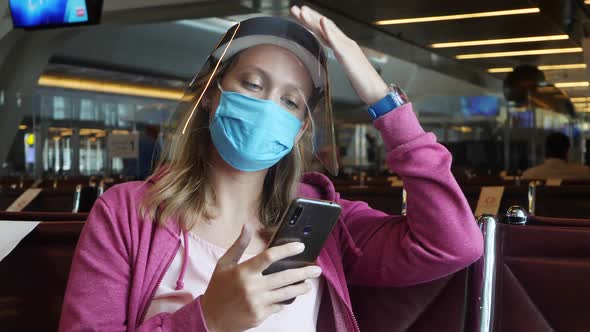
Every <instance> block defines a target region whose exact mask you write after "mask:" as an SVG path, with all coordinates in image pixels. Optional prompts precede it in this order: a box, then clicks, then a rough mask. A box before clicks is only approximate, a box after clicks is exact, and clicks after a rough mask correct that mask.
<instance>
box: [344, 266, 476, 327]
mask: <svg viewBox="0 0 590 332" xmlns="http://www.w3.org/2000/svg"><path fill="white" fill-rule="evenodd" d="M466 295H467V273H466V270H463V271H460V272H457V273H455V274H453V275H451V276H448V277H445V278H442V279H438V280H435V281H431V282H428V283H424V284H420V285H414V286H408V287H389V288H383V287H360V286H352V287H350V298H351V301H352V305H353V309H354V311H355V315H356V317H357V320H358V323H359V326H360V330H361V331H371V332H381V331H382V332H398V331H399V332H401V331H407V332H431V331H441V332H447V331H448V332H455V331H462V330H463V326H464V324H465V313H466V311H465V309H466V302H465V300H466Z"/></svg>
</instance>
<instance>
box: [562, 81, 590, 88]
mask: <svg viewBox="0 0 590 332" xmlns="http://www.w3.org/2000/svg"><path fill="white" fill-rule="evenodd" d="M554 85H555V87H556V88H578V87H587V86H590V82H588V81H582V82H560V83H555V84H554Z"/></svg>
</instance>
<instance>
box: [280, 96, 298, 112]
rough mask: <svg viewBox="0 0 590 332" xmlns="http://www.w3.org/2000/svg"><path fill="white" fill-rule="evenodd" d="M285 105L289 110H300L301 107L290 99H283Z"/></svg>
mask: <svg viewBox="0 0 590 332" xmlns="http://www.w3.org/2000/svg"><path fill="white" fill-rule="evenodd" d="M283 103H284V104H285V106H287V107H288V108H289V109H299V105H297V103H296V102H295V101H293V100H291V99H289V98H283Z"/></svg>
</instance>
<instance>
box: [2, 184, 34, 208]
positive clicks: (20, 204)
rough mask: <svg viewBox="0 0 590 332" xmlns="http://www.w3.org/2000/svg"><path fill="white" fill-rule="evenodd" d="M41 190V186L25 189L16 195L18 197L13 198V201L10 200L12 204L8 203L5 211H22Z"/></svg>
mask: <svg viewBox="0 0 590 332" xmlns="http://www.w3.org/2000/svg"><path fill="white" fill-rule="evenodd" d="M41 190H42V189H41V188H31V189H27V190H25V192H23V193H22V194H20V196H18V198H17V199H15V200H14V202H12V204H10V206H9V207H8V208H7V209H6V211H11V212H18V211H22V210H23V209H24V208H26V207H27V205H29V204H30V203H31V202H32V201H33V200H34V199H35V197H37V196H38V195H39V193H40V192H41Z"/></svg>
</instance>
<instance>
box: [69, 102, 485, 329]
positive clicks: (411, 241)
mask: <svg viewBox="0 0 590 332" xmlns="http://www.w3.org/2000/svg"><path fill="white" fill-rule="evenodd" d="M374 124H375V126H376V128H377V129H379V130H380V131H381V135H382V137H383V140H384V142H385V144H386V147H387V150H388V153H387V162H388V165H389V166H390V168H391V169H392V170H393V171H395V172H396V173H397V174H399V175H400V176H401V177H402V179H403V181H404V186H405V188H406V190H407V193H408V195H407V217H403V216H390V215H387V214H385V213H383V212H380V211H377V210H373V209H371V208H370V207H369V206H368V205H367V204H366V203H364V202H351V201H347V200H345V199H342V198H340V196H339V195H338V193H337V192H335V190H334V186H333V184H332V183H331V182H330V180H329V179H328V178H327V177H325V176H323V175H321V174H319V173H310V174H306V175H305V176H304V177H303V180H302V184H301V187H300V190H299V194H300V196H304V197H311V198H321V199H326V200H332V201H335V202H337V203H339V204H340V205H341V206H342V208H343V211H342V216H341V218H340V220H339V224H338V225H337V226H336V227H335V228H334V231H333V232H332V234H331V236H330V237H329V238H328V240H327V242H326V244H325V246H324V248H323V250H322V252H321V254H320V256H319V257H318V260H317V264H318V265H319V266H320V267H321V268H322V270H323V277H324V278H325V281H326V285H327V287H325V290H324V292H323V294H322V304H321V308H320V314H319V318H318V323H317V325H318V330H320V331H358V325H357V323H356V319H355V318H354V315H353V312H352V310H351V303H350V298H349V295H348V288H347V285H367V286H403V285H412V284H417V283H422V282H427V281H430V280H433V279H437V278H440V277H443V276H445V275H448V274H451V273H453V272H456V271H458V270H460V269H462V268H464V267H465V266H467V265H469V264H471V263H472V262H474V261H475V260H477V259H478V258H479V257H480V256H481V255H482V251H483V243H482V242H483V241H482V235H481V233H480V231H479V229H478V227H477V225H476V223H475V221H474V218H473V214H472V213H471V210H470V208H469V205H468V204H467V202H466V200H465V197H464V196H463V194H462V192H461V190H460V188H459V186H458V185H457V183H456V181H455V179H454V178H453V176H452V175H451V172H450V164H451V155H450V154H449V152H448V151H447V150H446V149H445V148H444V147H443V146H441V145H440V144H438V143H437V142H436V139H435V137H434V135H433V134H430V133H425V132H424V131H423V130H422V128H421V127H420V124H419V123H418V121H417V119H416V117H415V115H414V113H413V112H412V107H411V105H410V104H408V105H405V106H402V107H401V108H400V109H398V110H395V111H392V112H390V113H388V114H386V115H384V116H382V117H380V118H379V119H377V120H376V121H375V123H374ZM148 183H149V182H148ZM142 184H145V183H142V182H128V183H124V184H121V185H118V186H115V187H113V188H112V189H110V190H108V191H107V192H106V193H104V194H103V195H102V196H101V197H100V199H99V200H98V201H97V202H96V204H95V205H94V207H93V209H92V211H91V213H90V215H89V216H88V220H87V222H86V226H85V227H84V230H83V231H82V234H81V235H80V239H79V242H78V246H77V248H76V253H75V255H74V259H73V262H72V268H71V271H70V278H69V282H68V287H67V290H66V294H65V299H64V304H63V310H62V316H61V322H60V330H61V331H198V332H201V331H207V327H206V324H205V321H204V319H203V315H202V311H201V307H200V297H198V298H196V299H195V300H194V301H193V302H191V303H189V304H187V305H186V306H184V307H183V308H181V309H180V310H178V311H176V312H174V313H160V314H158V315H156V316H154V317H152V318H150V319H149V320H147V321H144V315H145V313H146V311H147V308H148V307H149V304H150V301H151V299H152V297H153V295H154V293H155V291H156V289H157V287H158V285H159V283H160V281H161V279H162V278H163V276H164V273H165V272H166V270H167V268H168V266H169V265H170V263H171V261H172V259H173V258H174V256H175V254H176V252H177V250H178V248H179V245H180V236H181V231H180V227H179V226H178V224H177V223H175V222H173V221H170V222H169V223H168V224H167V225H166V226H164V227H159V226H157V225H156V224H155V223H153V222H152V221H150V220H142V219H141V218H140V217H139V215H138V206H139V203H140V202H141V199H142V197H143V195H144V194H145V191H146V185H142ZM228 315H230V316H231V313H228ZM228 319H231V318H228ZM391 319H395V318H393V317H392V318H391Z"/></svg>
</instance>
